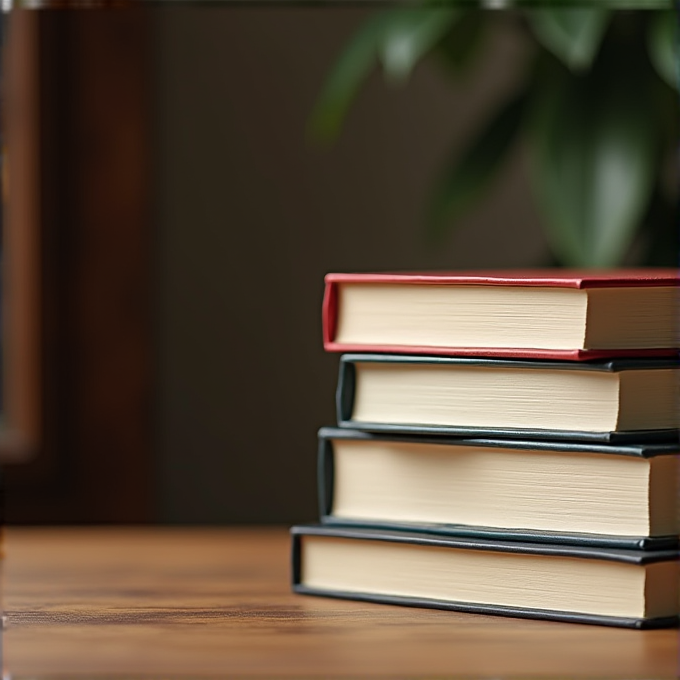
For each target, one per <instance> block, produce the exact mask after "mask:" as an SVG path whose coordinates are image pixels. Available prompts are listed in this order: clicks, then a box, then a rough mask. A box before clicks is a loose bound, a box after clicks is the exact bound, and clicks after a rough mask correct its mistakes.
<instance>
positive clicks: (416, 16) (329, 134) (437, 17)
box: [309, 7, 458, 141]
mask: <svg viewBox="0 0 680 680" xmlns="http://www.w3.org/2000/svg"><path fill="white" fill-rule="evenodd" d="M457 15H458V11H457V10H456V9H454V8H452V7H436V8H420V9H406V8H395V9H390V10H385V11H383V12H380V13H378V14H376V15H374V16H373V17H371V18H370V19H369V20H368V21H367V22H366V23H364V24H363V25H362V26H361V27H360V28H359V29H358V30H357V32H356V33H355V34H354V36H353V37H352V38H351V40H350V41H349V43H348V45H347V46H346V47H345V49H344V51H343V53H342V54H341V55H340V57H339V59H338V60H337V62H336V63H335V66H334V67H333V69H332V70H331V72H330V74H329V76H328V77H327V78H326V81H325V83H324V86H323V88H322V90H321V93H320V95H319V97H318V99H317V102H316V105H315V107H314V110H313V112H312V115H311V118H310V124H309V132H310V133H311V135H312V136H313V137H315V138H316V139H319V140H322V141H329V140H332V139H335V138H336V137H337V136H338V133H339V132H340V129H341V127H342V123H343V121H344V119H345V117H346V115H347V112H348V110H349V107H350V106H351V104H352V102H353V101H354V98H355V97H356V95H357V93H358V92H359V88H360V87H361V85H362V84H363V82H364V81H365V80H366V78H367V77H368V75H369V73H370V72H371V70H372V69H373V68H374V67H375V66H376V65H377V64H378V60H380V61H381V62H382V64H383V66H384V68H385V73H386V75H387V76H388V77H389V78H390V79H391V80H393V81H403V80H404V79H405V78H406V77H407V76H408V75H409V74H410V73H411V71H412V69H413V67H414V66H415V64H416V63H417V62H418V61H419V60H420V59H421V58H422V57H423V56H425V54H427V52H428V51H429V50H430V49H432V48H433V47H434V45H435V44H436V43H437V42H438V41H439V40H440V38H441V37H442V35H443V34H444V33H445V32H446V31H447V30H448V29H449V27H450V26H451V24H452V23H453V21H455V19H456V17H457Z"/></svg>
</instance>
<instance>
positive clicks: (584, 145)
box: [533, 62, 658, 267]
mask: <svg viewBox="0 0 680 680" xmlns="http://www.w3.org/2000/svg"><path fill="white" fill-rule="evenodd" d="M617 69H618V70H617ZM647 74H648V72H647V73H645V72H641V71H635V69H627V68H626V64H625V63H616V62H614V63H610V65H609V68H608V69H601V73H597V74H594V73H593V72H590V73H589V74H588V75H587V76H572V75H570V74H569V73H568V72H566V71H563V73H562V76H561V77H556V76H555V75H554V74H553V75H552V77H551V80H550V83H549V84H548V83H546V84H545V85H543V84H541V87H540V91H542V92H543V97H542V101H541V103H540V105H539V106H538V108H537V111H536V116H535V118H534V122H533V130H534V133H535V134H534V136H533V142H534V151H535V156H534V161H535V162H534V164H533V175H534V183H535V189H536V194H537V197H538V200H539V204H540V207H541V209H542V212H543V215H544V219H545V227H546V234H547V236H548V239H549V241H550V243H551V246H552V249H553V252H554V253H555V254H556V255H557V257H558V258H559V259H560V260H561V262H562V263H563V264H566V265H570V266H579V267H610V266H614V265H617V264H620V262H621V260H622V258H623V257H624V256H625V254H626V252H627V251H628V249H629V248H630V245H631V242H632V240H633V237H634V235H635V232H636V229H637V227H638V226H640V224H641V221H642V218H643V215H644V213H645V211H646V209H647V206H648V204H649V200H650V196H651V193H652V189H653V186H654V182H655V180H656V164H657V156H658V153H657V150H658V138H657V131H656V129H655V125H654V114H653V112H650V110H649V106H648V105H647V102H648V98H647V82H648V81H647V80H646V79H645V78H646V75H647Z"/></svg>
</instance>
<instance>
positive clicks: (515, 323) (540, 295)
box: [292, 270, 680, 628]
mask: <svg viewBox="0 0 680 680" xmlns="http://www.w3.org/2000/svg"><path fill="white" fill-rule="evenodd" d="M678 283H679V282H678V274H677V272H676V271H674V270H631V271H609V272H606V273H577V272H568V271H564V270H550V271H537V272H531V273H528V272H527V273H522V274H519V273H513V272H495V273H488V274H481V273H472V274H469V275H462V274H461V275H449V274H441V275H440V274H422V275H387V274H373V275H365V274H364V275H360V274H354V275H352V274H331V275H328V276H327V277H326V294H325V298H324V312H323V316H324V343H325V347H326V349H328V350H329V351H339V352H347V354H344V355H343V356H342V357H341V359H340V377H339V384H338V391H337V416H338V426H337V427H329V428H323V429H322V430H321V431H320V433H319V443H320V448H319V459H318V468H319V469H318V474H319V477H318V479H319V496H320V505H321V513H320V514H321V517H320V524H317V525H309V526H297V527H293V529H292V549H293V589H294V590H295V591H296V592H300V593H306V594H315V595H325V596H331V597H342V598H349V599H355V600H368V601H375V602H384V603H389V604H401V605H410V606H426V607H434V608H440V609H452V610H457V611H466V612H477V613H486V614H501V615H507V616H518V617H529V618H538V619H556V620H567V621H575V622H584V623H600V624H609V625H617V626H627V627H634V628H649V627H661V626H674V625H677V623H678V614H679V612H680V607H679V602H680V594H679V591H678V581H679V578H678V577H679V575H680V569H679V563H678V528H679V519H678V512H677V495H678V474H679V472H680V464H679V453H678V452H679V450H680V447H679V445H678V436H679V431H678V425H679V422H678V419H679V417H680V416H679V413H680V411H679V408H678V406H679V405H680V398H679V397H680V394H679V393H680V388H679V384H680V381H679V377H680V372H679V367H678V348H679V347H680V340H679V334H678V331H679V325H678V324H679V321H678V320H679V318H680V317H679V315H678V292H679V290H680V288H679V287H678Z"/></svg>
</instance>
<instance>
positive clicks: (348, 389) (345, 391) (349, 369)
mask: <svg viewBox="0 0 680 680" xmlns="http://www.w3.org/2000/svg"><path fill="white" fill-rule="evenodd" d="M355 388H356V368H355V366H354V362H352V361H348V360H346V358H345V357H340V369H339V375H338V389H337V391H336V393H335V404H336V410H337V414H336V415H337V418H338V424H339V425H340V426H344V425H348V424H349V423H350V421H351V420H352V411H353V410H354V391H355ZM357 429H361V428H360V427H357Z"/></svg>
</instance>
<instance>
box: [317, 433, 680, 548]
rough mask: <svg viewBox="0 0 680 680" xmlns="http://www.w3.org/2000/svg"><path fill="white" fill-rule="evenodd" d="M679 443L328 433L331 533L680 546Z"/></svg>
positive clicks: (325, 464) (322, 475)
mask: <svg viewBox="0 0 680 680" xmlns="http://www.w3.org/2000/svg"><path fill="white" fill-rule="evenodd" d="M679 451H680V446H678V445H677V444H645V445H630V444H629V445H619V446H613V445H611V444H592V443H572V442H547V441H522V440H499V439H471V440H464V439H446V438H442V437H410V438H409V437H396V436H385V435H377V434H371V433H367V432H358V431H355V430H346V429H340V428H333V427H327V428H322V429H321V430H320V431H319V461H318V473H319V478H318V482H319V503H320V514H321V521H322V522H323V523H326V524H335V525H344V526H352V525H354V526H363V527H374V528H388V529H400V530H411V531H413V530H418V531H422V532H427V533H432V534H442V535H452V536H459V537H478V538H490V539H502V540H519V541H530V542H543V543H562V544H570V545H591V546H608V547H620V548H631V549H645V550H653V549H659V548H672V547H675V546H677V545H678V517H677V499H678V472H679V471H680V454H679Z"/></svg>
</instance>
